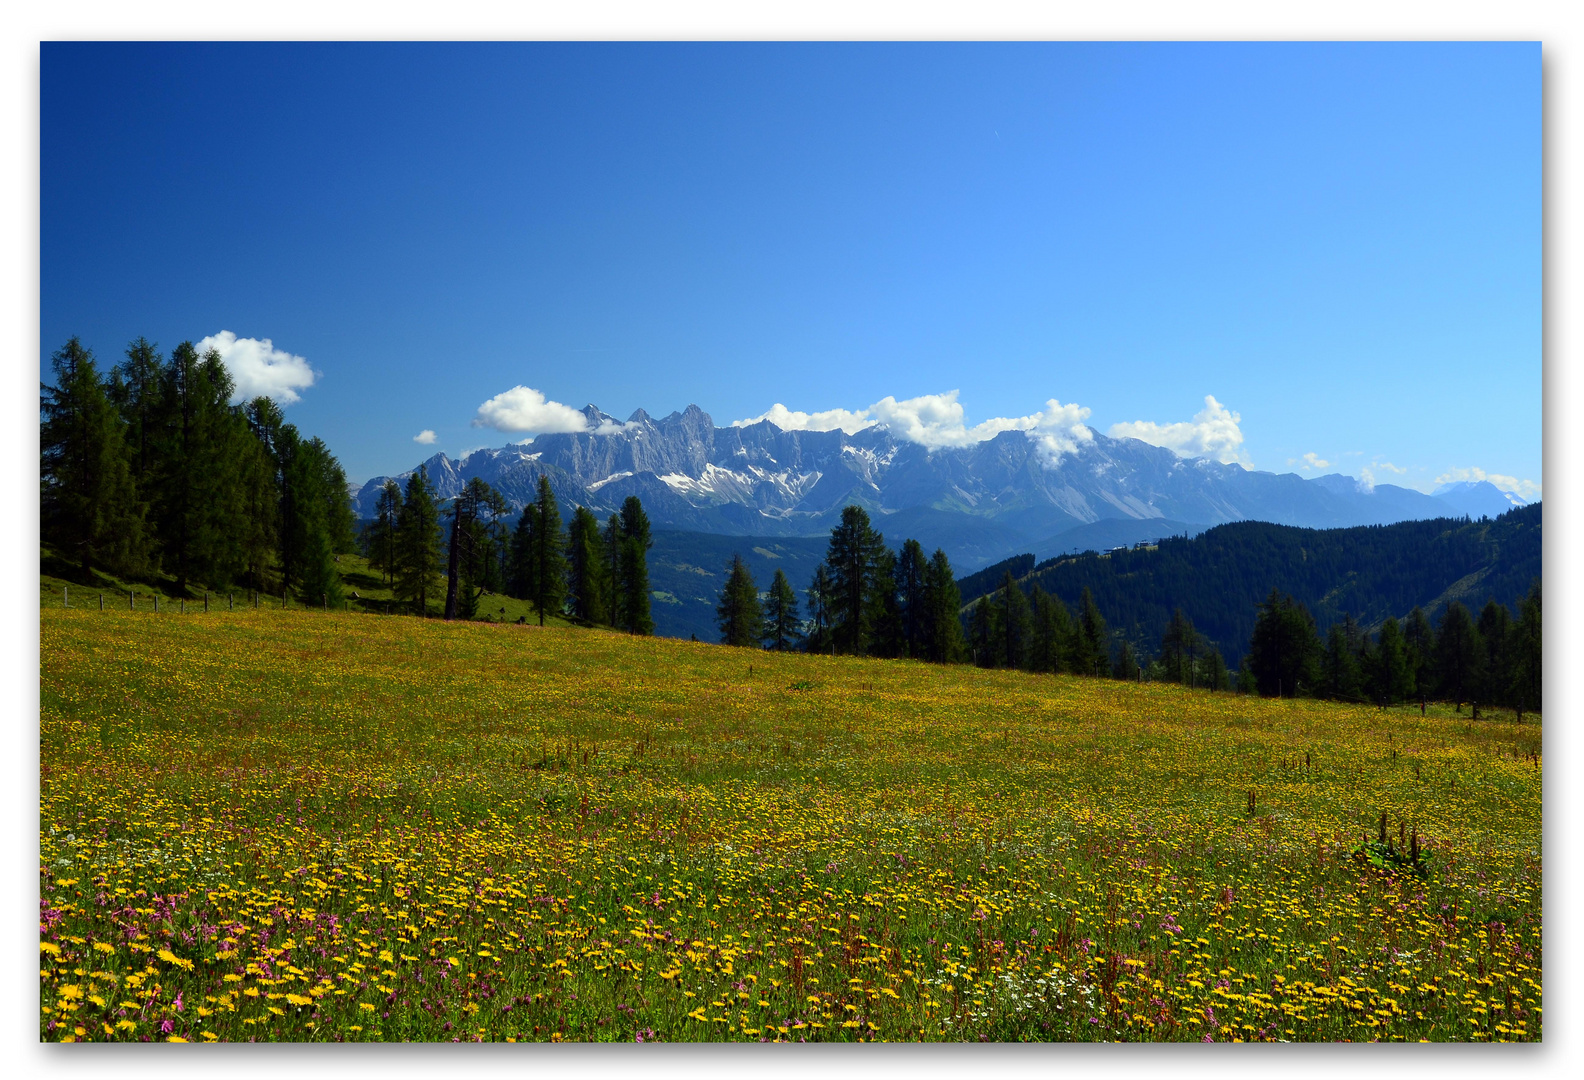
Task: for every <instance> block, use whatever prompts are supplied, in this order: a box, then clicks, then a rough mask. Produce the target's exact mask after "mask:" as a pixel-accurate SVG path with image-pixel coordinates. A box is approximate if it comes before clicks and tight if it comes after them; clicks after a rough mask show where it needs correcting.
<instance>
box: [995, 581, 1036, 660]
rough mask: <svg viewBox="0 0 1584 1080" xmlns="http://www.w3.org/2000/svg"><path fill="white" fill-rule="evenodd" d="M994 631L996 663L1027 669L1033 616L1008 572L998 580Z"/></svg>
mask: <svg viewBox="0 0 1584 1080" xmlns="http://www.w3.org/2000/svg"><path fill="white" fill-rule="evenodd" d="M996 597H997V601H998V602H997V605H996V616H997V618H996V629H997V631H998V634H997V635H996V636H997V639H998V640H997V642H996V652H997V654H998V655H997V657H996V659H997V661H998V662H999V663H1000V664H1002V665H1004V666H1006V667H1009V668H1022V667H1025V666H1027V664H1028V662H1029V659H1030V652H1031V650H1030V648H1029V645H1030V638H1031V637H1032V636H1033V623H1034V619H1033V613H1032V612H1031V611H1030V610H1029V602H1028V597H1027V596H1025V595H1024V594H1023V590H1022V589H1020V588H1019V587H1018V583H1017V581H1016V580H1015V579H1014V578H1013V577H1012V571H1010V570H1008V571H1007V572H1006V573H1005V574H1004V575H1002V577H1001V588H1000V589H998V590H997V591H996Z"/></svg>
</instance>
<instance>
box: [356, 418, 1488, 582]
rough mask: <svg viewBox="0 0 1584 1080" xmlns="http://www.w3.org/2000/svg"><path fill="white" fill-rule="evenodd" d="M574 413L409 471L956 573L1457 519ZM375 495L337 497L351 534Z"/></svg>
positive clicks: (1121, 461)
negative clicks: (876, 553) (844, 522)
mask: <svg viewBox="0 0 1584 1080" xmlns="http://www.w3.org/2000/svg"><path fill="white" fill-rule="evenodd" d="M583 412H584V415H585V416H587V417H588V419H589V423H590V427H591V429H597V430H590V431H588V432H582V433H577V434H557V435H540V436H539V437H538V438H536V439H533V440H532V441H531V442H528V443H526V444H516V445H510V446H505V447H502V448H500V449H498V450H477V451H474V452H473V453H471V454H468V455H467V456H466V457H464V458H463V459H462V460H460V461H453V460H451V459H450V458H448V457H447V456H446V455H444V454H436V455H435V456H434V457H432V458H430V459H429V460H428V461H427V462H425V463H424V464H425V465H427V466H428V469H429V476H430V479H431V480H432V481H433V482H434V484H435V487H436V489H437V490H438V492H439V494H440V497H441V498H451V497H453V496H455V495H456V494H457V493H458V492H459V491H460V490H461V488H462V486H463V485H464V484H465V483H466V482H467V480H468V479H470V478H472V477H474V476H479V477H482V478H483V479H485V480H487V481H489V482H490V483H491V484H493V485H494V486H495V487H497V488H499V489H500V490H501V492H502V493H503V494H504V495H505V496H506V498H507V499H508V500H510V501H511V503H512V504H513V505H514V506H515V507H520V506H522V505H523V503H525V502H526V501H528V500H530V499H532V498H533V496H534V492H535V490H536V488H537V486H538V482H539V477H540V476H542V475H543V476H548V477H549V478H550V486H551V488H552V490H554V491H555V493H556V498H557V499H558V500H559V501H560V503H561V505H562V507H563V509H564V510H567V511H570V509H571V508H572V507H573V506H575V505H578V504H583V505H586V506H589V507H590V508H592V509H593V510H595V512H596V513H599V514H601V515H602V516H603V515H605V514H608V513H610V512H611V511H613V510H615V509H616V508H617V507H618V506H620V504H621V502H622V500H623V499H624V498H626V497H627V496H628V495H632V494H636V495H638V496H639V497H640V498H641V499H643V503H644V508H645V509H646V510H647V512H648V514H649V517H650V520H651V522H652V523H653V524H654V526H655V527H656V528H663V529H671V530H680V531H688V532H697V533H716V534H726V535H735V536H818V535H820V534H823V533H826V532H828V530H829V529H830V527H831V526H832V524H834V523H835V521H836V520H837V519H838V518H839V517H840V514H841V509H842V507H844V506H846V505H848V504H849V503H856V504H858V505H861V506H863V507H865V508H867V509H868V510H869V512H870V514H871V516H872V517H873V518H874V519H875V525H876V527H877V528H879V529H880V530H881V531H882V532H884V533H885V535H886V538H887V539H888V540H889V541H890V542H891V543H892V544H893V545H894V544H897V543H900V542H901V541H902V540H903V539H905V538H907V537H909V536H911V537H914V538H916V539H918V540H920V541H921V542H922V543H923V544H924V545H925V547H926V549H929V550H933V549H934V548H935V547H937V546H938V547H942V548H945V550H946V551H947V553H948V554H949V555H950V556H951V557H952V560H953V563H954V564H955V565H956V566H957V567H958V568H959V569H961V570H971V569H975V568H977V567H980V566H984V565H987V564H989V563H991V562H994V561H995V560H996V559H999V558H1002V557H1004V556H1005V555H1008V554H1011V553H1014V552H1016V551H1036V552H1037V553H1038V554H1039V555H1040V556H1041V557H1042V558H1043V557H1046V556H1047V555H1049V554H1055V553H1057V551H1058V550H1059V549H1061V548H1062V547H1063V546H1064V545H1063V544H1062V543H1061V542H1060V540H1059V538H1060V537H1061V536H1062V535H1063V534H1065V533H1067V532H1069V531H1071V530H1073V529H1077V528H1080V527H1085V526H1088V527H1090V532H1091V533H1092V534H1093V537H1094V539H1095V540H1096V541H1103V540H1104V539H1112V538H1114V539H1115V542H1116V543H1131V542H1134V541H1135V540H1138V539H1153V538H1154V537H1155V535H1172V534H1174V533H1180V532H1181V531H1182V530H1183V529H1184V528H1185V526H1184V525H1183V524H1182V523H1184V522H1194V523H1197V524H1196V525H1192V526H1186V528H1188V529H1190V530H1191V531H1198V530H1199V529H1202V528H1206V527H1209V526H1212V525H1216V524H1220V523H1223V522H1229V521H1239V520H1247V519H1254V520H1260V521H1271V522H1276V523H1278V524H1285V525H1299V526H1305V527H1309V528H1334V527H1339V526H1351V525H1375V524H1387V523H1390V522H1395V521H1403V520H1408V519H1414V518H1432V517H1445V516H1462V515H1463V514H1464V513H1468V512H1471V511H1469V510H1468V509H1467V508H1466V507H1465V506H1462V505H1457V504H1454V503H1452V502H1449V501H1447V500H1446V499H1443V498H1438V497H1433V496H1430V495H1425V494H1423V493H1421V492H1417V491H1412V490H1410V489H1407V488H1401V487H1394V486H1392V485H1389V484H1379V485H1375V486H1374V487H1369V486H1366V485H1361V484H1360V483H1359V482H1358V481H1356V480H1354V479H1352V478H1351V477H1346V476H1339V475H1333V476H1325V477H1320V478H1318V479H1316V480H1305V479H1304V478H1303V477H1300V476H1298V475H1296V474H1293V473H1283V474H1276V473H1269V472H1253V471H1249V470H1246V469H1243V468H1241V467H1240V466H1237V465H1223V464H1220V463H1218V462H1215V461H1209V460H1205V459H1184V458H1179V457H1177V455H1175V454H1174V453H1172V452H1171V451H1170V450H1166V449H1163V448H1161V447H1157V446H1151V445H1149V444H1148V443H1144V442H1140V441H1138V440H1137V439H1112V438H1109V437H1107V436H1105V435H1102V434H1100V433H1099V432H1095V433H1094V438H1093V440H1092V441H1090V442H1087V443H1082V444H1080V447H1079V449H1078V450H1077V451H1076V452H1074V453H1069V454H1067V455H1065V456H1063V457H1062V458H1061V459H1060V460H1059V461H1058V462H1057V463H1056V464H1055V465H1054V466H1052V465H1050V464H1049V463H1048V462H1047V460H1046V459H1045V458H1044V457H1043V456H1042V455H1041V454H1040V453H1039V451H1038V449H1037V447H1036V444H1035V443H1034V442H1033V441H1032V440H1031V439H1030V437H1029V436H1028V435H1027V434H1026V433H1024V432H1021V431H1007V432H1002V433H1001V434H1000V435H998V436H996V437H995V438H993V439H990V440H987V441H985V442H981V443H977V444H974V445H972V446H966V447H961V448H944V449H936V450H928V449H926V448H925V447H923V446H920V445H918V444H916V443H912V442H906V441H903V440H900V439H898V438H896V437H894V436H893V435H891V434H890V432H888V431H886V430H885V429H883V428H879V427H872V428H868V429H865V430H863V431H860V432H858V433H857V434H855V435H848V434H846V433H844V432H841V431H783V430H782V429H780V428H778V427H776V426H775V425H774V424H772V423H770V422H769V421H760V422H759V423H756V424H750V425H747V426H745V427H719V428H718V427H716V426H715V424H714V422H713V421H712V420H711V419H710V417H709V416H708V415H707V414H706V413H704V412H703V410H701V409H699V408H698V407H697V406H695V405H690V406H688V408H687V409H686V410H685V411H683V412H680V413H672V414H671V415H670V416H667V417H664V418H662V419H659V420H656V419H654V418H653V417H651V416H649V414H648V413H646V412H644V411H643V410H642V409H640V410H638V411H637V412H635V413H633V415H632V416H631V417H630V418H629V419H628V420H627V421H626V422H625V423H623V422H620V421H617V420H616V419H615V418H614V417H611V416H609V415H607V414H605V413H603V412H601V411H600V410H599V409H597V408H595V407H594V406H592V405H590V406H588V407H587V408H585V409H584V410H583ZM407 475H408V473H403V474H402V475H401V476H400V477H398V478H397V479H403V480H404V479H405V478H406V476H407ZM385 479H386V478H385V477H376V478H374V479H373V480H370V481H368V482H367V483H366V484H364V485H363V487H362V488H361V489H360V490H359V491H358V492H357V493H356V495H355V496H354V501H355V504H356V507H357V510H358V512H359V514H360V515H361V516H365V517H367V516H370V515H371V514H372V512H373V509H374V504H375V500H376V499H377V498H378V492H379V488H380V486H381V485H382V484H383V483H384V481H385ZM1473 487H1490V485H1489V484H1485V485H1473ZM1491 491H1495V489H1494V488H1491ZM1497 494H1500V493H1499V492H1498V493H1497ZM1460 497H1461V496H1460ZM1096 526H1099V527H1098V528H1097V527H1096ZM1085 546H1098V544H1095V545H1091V544H1088V543H1086V544H1085ZM1106 546H1110V545H1106ZM800 584H802V583H800Z"/></svg>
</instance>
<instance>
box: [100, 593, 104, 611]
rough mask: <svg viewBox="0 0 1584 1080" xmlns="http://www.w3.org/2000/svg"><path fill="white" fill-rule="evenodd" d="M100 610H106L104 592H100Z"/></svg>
mask: <svg viewBox="0 0 1584 1080" xmlns="http://www.w3.org/2000/svg"><path fill="white" fill-rule="evenodd" d="M99 610H100V611H103V610H104V593H100V594H99Z"/></svg>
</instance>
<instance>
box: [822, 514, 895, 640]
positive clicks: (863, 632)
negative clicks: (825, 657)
mask: <svg viewBox="0 0 1584 1080" xmlns="http://www.w3.org/2000/svg"><path fill="white" fill-rule="evenodd" d="M884 549H885V539H884V537H882V536H881V535H880V534H879V533H877V532H875V530H874V529H873V528H871V527H870V524H869V515H868V514H867V513H866V512H865V511H864V509H863V507H861V506H846V507H843V508H842V516H841V523H840V524H839V525H837V526H836V527H835V528H833V529H832V530H831V538H830V546H829V548H828V550H827V551H826V555H825V563H826V566H827V567H828V568H829V573H830V577H831V590H832V591H831V595H830V597H829V604H830V613H831V638H832V640H833V641H834V643H835V647H836V651H837V652H839V653H846V654H850V655H854V656H864V655H867V654H868V652H869V649H870V647H871V646H872V645H873V643H874V629H875V627H874V623H875V618H876V604H875V594H876V578H877V573H878V570H879V567H880V558H881V552H882V551H883V550H884Z"/></svg>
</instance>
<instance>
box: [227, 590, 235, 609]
mask: <svg viewBox="0 0 1584 1080" xmlns="http://www.w3.org/2000/svg"><path fill="white" fill-rule="evenodd" d="M226 610H227V611H235V610H236V606H235V605H234V604H232V603H231V594H230V593H226Z"/></svg>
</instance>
